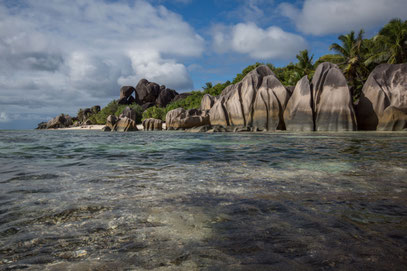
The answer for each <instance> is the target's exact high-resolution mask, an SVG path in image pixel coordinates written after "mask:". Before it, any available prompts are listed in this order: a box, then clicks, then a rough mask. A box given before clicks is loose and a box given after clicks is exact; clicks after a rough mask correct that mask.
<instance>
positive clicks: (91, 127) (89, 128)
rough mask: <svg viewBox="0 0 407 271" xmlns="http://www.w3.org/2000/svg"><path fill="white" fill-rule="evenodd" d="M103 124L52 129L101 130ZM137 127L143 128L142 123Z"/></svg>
mask: <svg viewBox="0 0 407 271" xmlns="http://www.w3.org/2000/svg"><path fill="white" fill-rule="evenodd" d="M103 127H104V125H84V126H79V127H70V128H58V129H53V130H95V131H97V130H102V128H103ZM137 129H139V130H140V131H142V130H143V124H138V125H137ZM163 130H165V123H163Z"/></svg>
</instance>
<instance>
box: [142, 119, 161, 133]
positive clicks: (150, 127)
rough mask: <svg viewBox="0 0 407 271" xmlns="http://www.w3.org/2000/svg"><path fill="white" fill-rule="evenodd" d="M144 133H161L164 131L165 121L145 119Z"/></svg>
mask: <svg viewBox="0 0 407 271" xmlns="http://www.w3.org/2000/svg"><path fill="white" fill-rule="evenodd" d="M143 129H144V131H161V130H162V129H163V121H162V120H160V119H153V118H149V119H145V120H143Z"/></svg>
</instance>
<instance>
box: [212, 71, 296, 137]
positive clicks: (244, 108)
mask: <svg viewBox="0 0 407 271" xmlns="http://www.w3.org/2000/svg"><path fill="white" fill-rule="evenodd" d="M289 96H290V93H289V91H287V89H286V88H285V87H284V86H283V85H282V84H281V83H280V82H279V81H278V79H277V78H276V77H275V75H274V73H273V72H272V71H271V70H270V68H269V67H267V66H265V65H262V66H259V67H257V68H256V69H255V70H253V71H251V72H250V73H248V74H247V75H246V76H245V77H244V78H243V80H242V81H240V82H239V83H237V84H235V85H230V86H228V87H226V88H225V89H224V90H223V91H222V94H221V95H220V97H219V98H218V100H217V101H216V102H215V104H214V105H213V106H212V107H211V109H210V111H209V116H210V123H211V125H221V126H225V127H226V126H235V127H256V129H261V130H269V131H273V130H276V129H284V119H283V113H284V109H285V107H286V104H287V102H288V99H289Z"/></svg>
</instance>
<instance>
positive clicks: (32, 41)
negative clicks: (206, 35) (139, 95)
mask: <svg viewBox="0 0 407 271" xmlns="http://www.w3.org/2000/svg"><path fill="white" fill-rule="evenodd" d="M203 50H204V41H203V39H202V38H201V37H200V36H199V35H197V34H196V33H195V31H194V29H193V28H192V27H191V26H190V25H189V24H188V23H186V22H185V21H184V20H183V19H182V18H181V17H180V16H179V15H178V14H176V13H173V12H171V11H169V10H167V9H166V8H165V7H163V6H154V5H152V4H150V3H148V2H146V1H144V0H136V1H135V2H129V1H115V2H105V1H98V0H72V1H64V0H53V1H37V0H21V1H13V2H2V3H0V59H2V61H1V62H0V106H1V107H2V112H8V113H16V112H22V111H24V110H26V111H29V112H41V113H47V111H49V112H54V111H57V112H59V111H61V110H67V111H69V110H71V109H74V110H75V111H76V110H77V107H78V106H89V105H92V104H94V103H101V102H107V100H106V99H107V98H109V97H116V96H118V92H119V88H120V85H122V84H124V83H126V84H130V85H135V84H137V82H138V80H139V79H141V78H147V79H148V80H151V81H155V82H157V83H160V84H166V85H167V86H168V87H171V88H175V89H177V90H182V89H190V88H192V87H193V84H192V80H191V78H190V77H189V74H188V72H187V69H186V67H185V66H184V65H183V64H181V63H180V62H179V61H180V59H185V58H189V57H198V56H200V55H201V54H202V52H203ZM45 108H46V109H45ZM40 109H41V110H40ZM4 116H6V115H4V114H3V115H2V119H3V117H4Z"/></svg>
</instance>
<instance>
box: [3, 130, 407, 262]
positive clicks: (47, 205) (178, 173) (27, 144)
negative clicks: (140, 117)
mask: <svg viewBox="0 0 407 271" xmlns="http://www.w3.org/2000/svg"><path fill="white" fill-rule="evenodd" d="M12 138H16V140H12ZM26 138H28V140H26ZM10 145H12V148H9V147H7V146H10ZM2 146H6V147H5V148H1V147H2ZM406 147H407V138H406V137H404V136H403V135H401V134H381V133H380V134H373V133H312V134H310V133H298V134H291V133H276V134H214V135H208V134H190V133H182V132H169V133H165V132H162V133H159V132H157V133H149V132H138V133H100V132H95V131H77V132H72V131H48V132H47V131H13V132H0V167H1V171H2V175H1V177H0V178H1V179H0V186H1V189H0V266H1V267H2V268H3V267H4V268H5V269H13V268H14V269H23V268H27V269H33V270H36V269H38V270H67V269H70V270H81V269H86V270H87V269H95V270H96V269H99V270H113V269H130V270H132V269H135V270H151V269H157V270H293V269H298V270H304V269H309V270H336V269H338V270H365V269H378V270H403V268H404V267H405V266H406V264H407V258H406V256H405V251H406V250H407V242H406V237H405V236H407V207H406V206H407V202H406V198H407V197H406V191H407V178H406V177H407V175H406V174H407V167H406V166H405V165H406V162H407V157H406V155H405V151H404V150H405V149H406ZM16 165H17V166H16ZM0 269H1V268H0Z"/></svg>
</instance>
